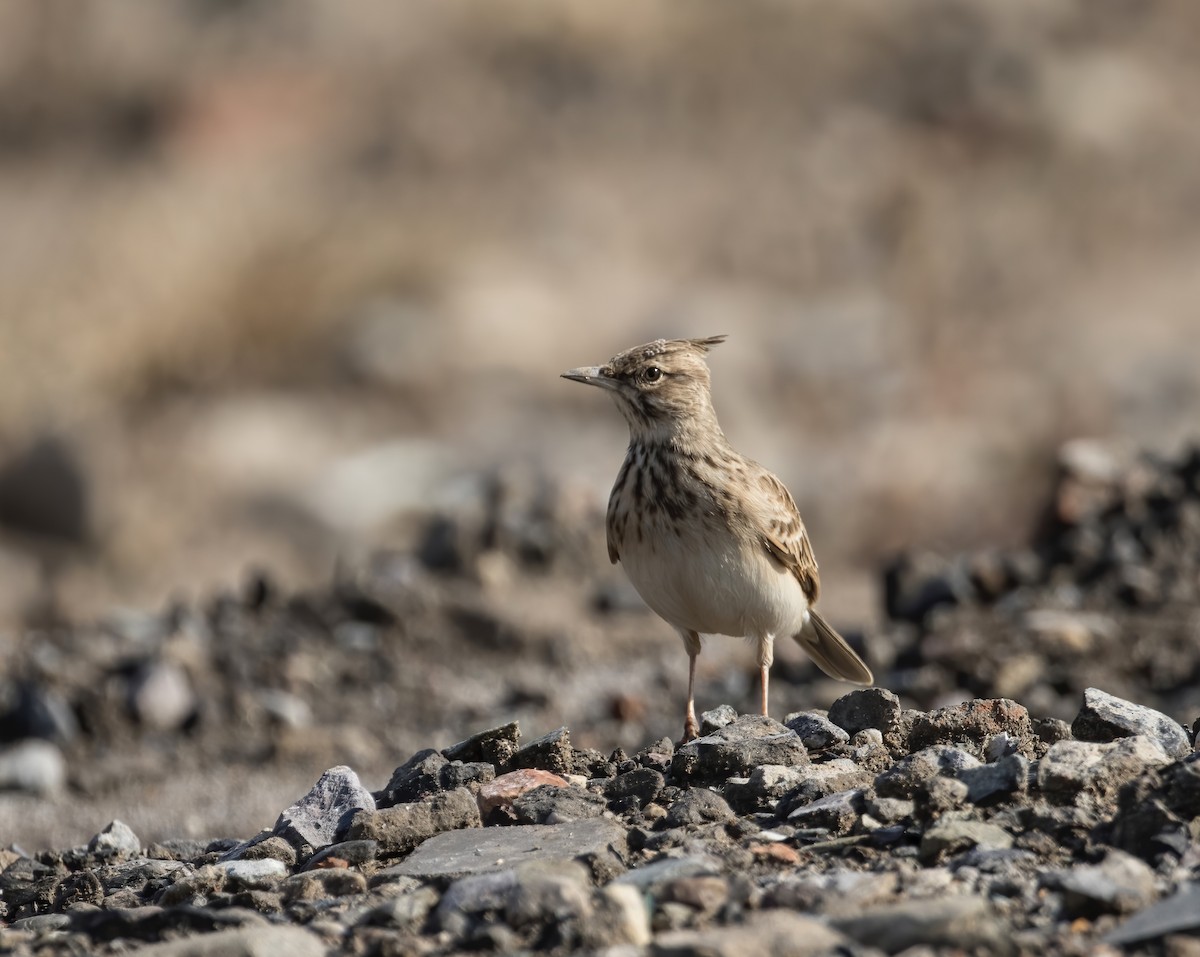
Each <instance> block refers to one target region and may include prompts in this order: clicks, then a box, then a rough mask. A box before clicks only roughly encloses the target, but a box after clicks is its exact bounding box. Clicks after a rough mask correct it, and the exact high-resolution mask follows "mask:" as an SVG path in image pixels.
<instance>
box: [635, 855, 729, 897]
mask: <svg viewBox="0 0 1200 957" xmlns="http://www.w3.org/2000/svg"><path fill="white" fill-rule="evenodd" d="M721 870H722V867H721V862H720V861H719V860H718V859H717V858H715V857H709V856H708V855H692V856H688V857H664V858H661V859H659V860H657V861H651V862H650V863H649V864H640V865H638V866H637V867H635V868H633V870H630V871H626V872H625V873H624V874H622V875H621V876H620V877H618V878H617V879H616V880H615V881H614V882H613V883H614V884H616V885H618V886H620V885H626V886H629V887H635V888H637V890H639V891H641V892H643V893H651V894H653V893H657V892H658V889H659V888H660V887H662V885H664V884H667V883H669V882H670V881H673V880H678V879H679V878H682V877H695V876H698V875H709V874H720V873H721Z"/></svg>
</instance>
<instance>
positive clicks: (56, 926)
mask: <svg viewBox="0 0 1200 957" xmlns="http://www.w3.org/2000/svg"><path fill="white" fill-rule="evenodd" d="M70 924H71V915H70V914H34V915H33V916H32V917H22V918H20V919H19V920H14V921H13V922H12V924H11V925H10V926H11V927H12V929H13V930H26V931H30V932H31V933H34V934H46V933H51V932H53V931H56V930H66V928H67V927H69V926H70Z"/></svg>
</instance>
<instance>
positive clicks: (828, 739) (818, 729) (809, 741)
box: [783, 711, 850, 751]
mask: <svg viewBox="0 0 1200 957" xmlns="http://www.w3.org/2000/svg"><path fill="white" fill-rule="evenodd" d="M783 723H784V726H785V727H788V728H791V729H792V730H793V731H795V732H796V734H798V735H799V736H800V740H801V741H802V742H803V744H804V747H805V748H807V749H808V750H809V751H823V750H825V749H826V748H831V747H833V746H834V745H835V744H847V743H849V741H850V735H849V733H847V732H846V731H845V730H843V729H842V728H840V727H838V726H837V725H836V724H834V723H833V722H832V721H830V720H829V718H827V717H826V716H825V715H823V714H817V713H816V712H815V711H797V712H796V713H795V714H789V715H788V716H787V717H786V718H784V719H783Z"/></svg>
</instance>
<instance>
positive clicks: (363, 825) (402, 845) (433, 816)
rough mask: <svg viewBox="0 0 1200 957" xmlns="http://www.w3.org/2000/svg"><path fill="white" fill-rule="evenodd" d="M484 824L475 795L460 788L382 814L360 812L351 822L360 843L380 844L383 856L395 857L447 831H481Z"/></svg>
mask: <svg viewBox="0 0 1200 957" xmlns="http://www.w3.org/2000/svg"><path fill="white" fill-rule="evenodd" d="M481 823H482V822H481V820H480V817H479V807H478V805H477V804H476V802H475V795H473V794H472V793H471V792H470V791H468V790H467V789H466V788H458V789H457V790H454V791H445V792H443V793H441V794H435V795H433V796H432V797H430V798H428V799H426V800H424V801H415V802H412V803H410V804H397V805H396V806H395V807H389V808H384V809H383V810H381V811H373V810H362V811H359V812H358V813H356V814H355V815H354V817H353V819H352V820H351V824H350V829H349V835H348V836H349V837H350V839H351V840H356V841H358V840H370V841H376V842H378V848H379V852H380V853H382V854H385V855H395V854H404V853H407V852H408V851H410V850H412V849H413V848H414V847H416V846H417V845H419V844H421V843H422V842H423V841H425V840H427V839H428V838H430V837H432V836H433V835H435V834H440V833H441V832H443V831H452V830H457V829H459V828H477V827H479V826H480V825H481Z"/></svg>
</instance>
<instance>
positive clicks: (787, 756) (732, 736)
mask: <svg viewBox="0 0 1200 957" xmlns="http://www.w3.org/2000/svg"><path fill="white" fill-rule="evenodd" d="M807 763H808V752H807V751H805V749H804V745H803V744H801V743H800V738H799V737H798V736H797V734H796V732H794V731H792V730H790V729H788V728H785V727H784V726H783V725H781V724H779V723H778V722H777V721H772V720H771V719H770V718H768V717H766V716H763V715H742V717H740V718H738V719H737V720H736V721H734V722H732V723H731V724H728V725H726V726H725V727H723V728H720V729H718V730H717V731H714V732H713V733H712V734H709V735H706V736H704V737H702V738H696V739H695V740H693V741H689V742H687V743H686V744H683V745H680V747H679V748H678V749H677V750H676V751H675V756H674V758H673V760H672V762H671V776H672V778H673V779H674V780H675V781H677V782H680V783H685V782H690V783H703V782H714V783H716V782H720V783H724V781H725V779H726V778H729V777H735V776H745V775H747V774H749V773H750V771H751V769H753V768H755V767H757V766H758V765H760V764H779V765H784V766H785V767H795V766H797V765H803V764H807Z"/></svg>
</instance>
